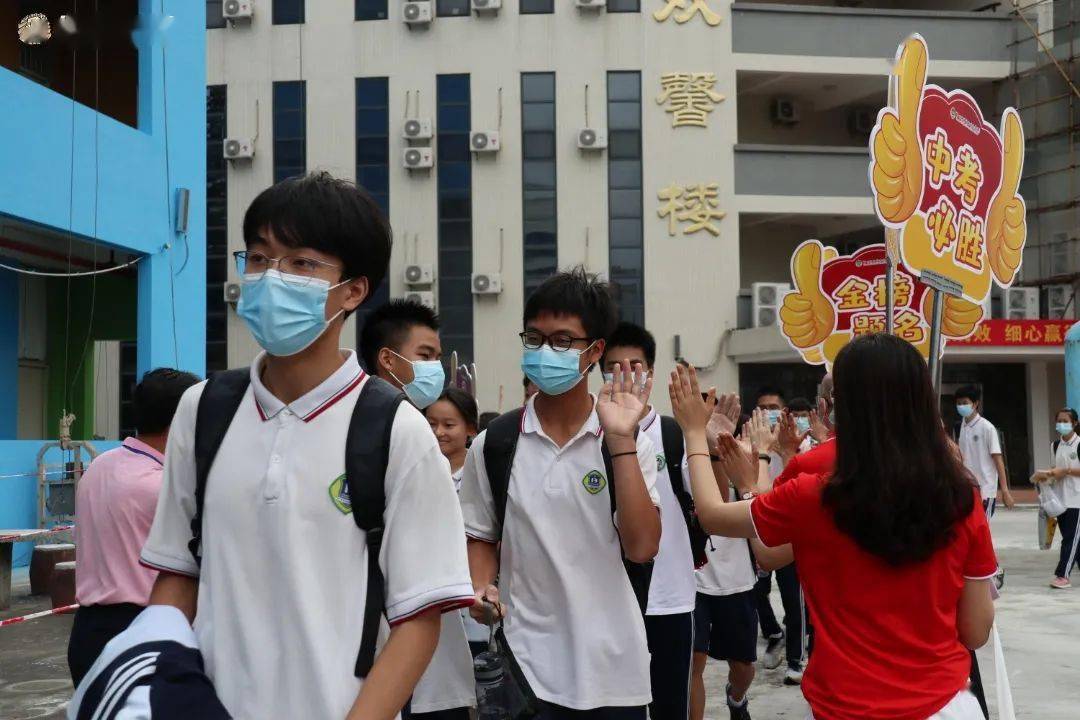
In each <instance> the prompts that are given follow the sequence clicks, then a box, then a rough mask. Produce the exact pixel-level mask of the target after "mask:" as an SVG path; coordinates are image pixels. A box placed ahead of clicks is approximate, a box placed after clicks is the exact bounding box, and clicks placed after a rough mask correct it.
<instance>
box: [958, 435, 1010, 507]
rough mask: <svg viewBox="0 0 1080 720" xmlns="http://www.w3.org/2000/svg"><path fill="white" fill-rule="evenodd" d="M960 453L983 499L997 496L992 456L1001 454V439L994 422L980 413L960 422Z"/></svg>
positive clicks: (996, 474) (996, 482) (995, 467)
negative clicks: (970, 419)
mask: <svg viewBox="0 0 1080 720" xmlns="http://www.w3.org/2000/svg"><path fill="white" fill-rule="evenodd" d="M960 453H961V454H962V455H963V456H964V467H966V468H967V469H968V471H969V472H970V473H971V474H972V475H974V476H975V481H976V482H978V483H979V492H980V493H981V494H982V498H983V500H990V499H991V498H995V497H997V491H998V471H997V465H995V464H994V457H993V456H994V455H1000V454H1001V441H1000V440H999V439H998V434H997V428H995V427H994V424H993V423H991V422H990V421H989V420H987V419H986V418H984V417H983V416H982V415H979V416H978V417H976V418H975V419H974V420H972V421H968V420H964V421H963V422H962V423H960Z"/></svg>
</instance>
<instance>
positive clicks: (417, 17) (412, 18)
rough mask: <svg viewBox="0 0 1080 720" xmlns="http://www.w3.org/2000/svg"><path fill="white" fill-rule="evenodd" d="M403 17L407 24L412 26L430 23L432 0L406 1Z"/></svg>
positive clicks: (402, 11) (402, 12)
mask: <svg viewBox="0 0 1080 720" xmlns="http://www.w3.org/2000/svg"><path fill="white" fill-rule="evenodd" d="M401 17H402V19H404V20H405V24H406V25H409V26H410V27H411V26H413V25H430V24H431V2H430V0H411V2H407V3H405V5H404V7H403V8H402V10H401Z"/></svg>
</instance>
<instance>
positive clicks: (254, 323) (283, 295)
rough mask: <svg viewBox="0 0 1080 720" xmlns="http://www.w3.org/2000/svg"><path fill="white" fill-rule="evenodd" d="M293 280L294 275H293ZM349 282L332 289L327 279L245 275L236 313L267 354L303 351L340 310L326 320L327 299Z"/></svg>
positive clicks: (281, 355)
mask: <svg viewBox="0 0 1080 720" xmlns="http://www.w3.org/2000/svg"><path fill="white" fill-rule="evenodd" d="M293 277H295V276H293ZM345 282H348V280H346V281H344V282H341V283H338V284H337V285H334V286H331V285H330V283H329V282H328V281H326V280H320V279H318V278H301V279H299V280H297V281H296V282H295V283H294V282H287V281H286V280H285V279H284V276H283V274H282V273H280V272H278V271H277V270H267V271H266V273H264V274H263V275H261V276H257V277H255V276H251V275H248V276H245V277H244V283H243V285H242V286H241V288H240V302H239V303H238V304H237V306H236V314H237V315H239V316H240V317H241V318H243V320H244V323H246V324H247V326H248V330H250V331H251V334H252V335H254V336H255V341H256V342H258V343H259V345H260V346H262V348H263V349H264V350H266V352H268V353H270V354H271V355H276V356H277V357H287V356H289V355H295V354H296V353H298V352H300V351H302V350H304V349H306V348H307V347H308V346H310V345H311V344H312V343H313V342H315V341H316V340H317V339H318V338H319V336H320V335H322V334H323V332H324V331H325V330H326V328H327V326H328V325H329V324H330V321H331V320H333V319H334V318H336V317H337V316H338V315H340V314H341V313H342V312H344V311H343V310H339V311H338V312H337V313H335V314H334V317H332V318H330V320H327V319H326V296H327V294H328V293H329V292H330V291H331V290H332V289H333V288H336V287H340V286H341V285H344V284H345Z"/></svg>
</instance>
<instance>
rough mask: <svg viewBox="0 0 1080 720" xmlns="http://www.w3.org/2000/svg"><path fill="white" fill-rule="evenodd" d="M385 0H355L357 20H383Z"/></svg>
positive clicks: (384, 16)
mask: <svg viewBox="0 0 1080 720" xmlns="http://www.w3.org/2000/svg"><path fill="white" fill-rule="evenodd" d="M387 17H388V15H387V9H386V0H356V19H357V20H385V19H386V18H387Z"/></svg>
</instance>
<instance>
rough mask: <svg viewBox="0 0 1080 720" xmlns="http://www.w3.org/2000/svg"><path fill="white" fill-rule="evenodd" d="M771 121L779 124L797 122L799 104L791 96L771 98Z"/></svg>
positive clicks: (793, 123) (794, 123)
mask: <svg viewBox="0 0 1080 720" xmlns="http://www.w3.org/2000/svg"><path fill="white" fill-rule="evenodd" d="M772 121H773V122H774V123H780V124H781V125H796V124H798V122H799V106H798V105H796V104H795V101H794V100H792V99H791V98H773V101H772Z"/></svg>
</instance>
